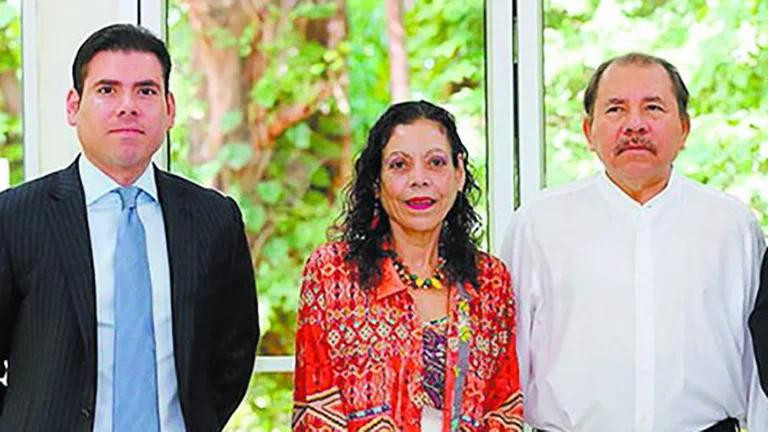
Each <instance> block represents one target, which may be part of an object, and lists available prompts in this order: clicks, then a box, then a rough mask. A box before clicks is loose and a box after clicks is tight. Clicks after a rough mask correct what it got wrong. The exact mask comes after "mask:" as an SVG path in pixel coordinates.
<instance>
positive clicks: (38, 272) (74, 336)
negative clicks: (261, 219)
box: [0, 162, 259, 432]
mask: <svg viewBox="0 0 768 432" xmlns="http://www.w3.org/2000/svg"><path fill="white" fill-rule="evenodd" d="M155 179H156V182H157V189H158V195H159V198H160V204H161V207H162V212H163V219H164V221H165V231H166V242H167V245H168V260H169V266H170V279H171V299H172V300H171V302H172V306H171V308H172V313H173V346H174V354H175V365H176V373H177V378H178V390H179V399H180V403H181V411H182V414H183V416H184V420H185V423H186V426H187V428H188V430H189V431H214V430H220V429H221V428H222V427H223V426H224V424H225V423H226V421H227V419H228V418H229V416H230V415H231V414H232V412H233V411H234V409H235V408H236V407H237V405H238V403H239V402H240V401H241V400H242V398H243V396H244V394H245V391H246V388H247V386H248V381H249V378H250V376H251V371H252V368H253V362H254V357H255V349H256V343H257V342H258V335H259V328H258V317H257V310H256V291H255V283H254V279H253V269H252V265H251V259H250V253H249V249H248V245H247V241H246V238H245V233H244V229H243V224H242V220H241V216H240V212H239V210H238V208H237V205H236V204H235V202H234V201H233V200H232V199H230V198H225V197H223V196H222V195H220V194H219V193H217V192H215V191H212V190H208V189H204V188H202V187H199V186H196V185H195V184H193V183H191V182H189V181H187V180H184V179H181V178H179V177H176V176H174V175H171V174H168V173H165V172H162V171H160V170H157V169H155ZM103 241H114V239H103ZM96 352H97V349H96V302H95V282H94V271H93V258H92V251H91V246H90V238H89V232H88V220H87V213H86V207H85V198H84V194H83V188H82V184H81V182H80V176H79V173H78V169H77V163H76V162H75V163H73V164H72V165H70V166H69V167H68V168H66V169H64V170H62V171H58V172H55V173H52V174H50V175H48V176H45V177H43V178H40V179H37V180H34V181H31V182H29V183H26V184H24V185H21V186H19V187H17V188H15V189H11V190H8V191H5V192H3V193H2V194H0V376H2V375H3V372H4V371H5V365H4V363H5V361H6V360H7V361H8V386H7V388H4V387H3V386H2V385H1V384H0V431H2V432H5V431H14V432H20V431H90V430H93V413H94V409H95V400H96V398H95V396H96V374H97V371H96V365H97V363H96Z"/></svg>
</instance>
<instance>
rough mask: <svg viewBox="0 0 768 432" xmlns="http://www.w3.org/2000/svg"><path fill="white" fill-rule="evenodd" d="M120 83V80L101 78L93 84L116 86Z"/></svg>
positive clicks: (95, 85)
mask: <svg viewBox="0 0 768 432" xmlns="http://www.w3.org/2000/svg"><path fill="white" fill-rule="evenodd" d="M118 84H120V81H118V80H111V79H106V78H104V79H100V80H98V81H96V82H95V83H93V86H94V87H98V86H100V85H109V86H116V85H118Z"/></svg>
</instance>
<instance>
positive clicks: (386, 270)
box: [376, 257, 408, 300]
mask: <svg viewBox="0 0 768 432" xmlns="http://www.w3.org/2000/svg"><path fill="white" fill-rule="evenodd" d="M406 289H408V287H407V286H406V285H405V284H404V283H403V281H402V280H401V279H400V276H398V275H397V270H395V266H394V265H392V258H390V257H384V258H382V259H381V279H380V280H379V285H378V286H377V287H376V300H381V299H383V298H385V297H389V296H391V295H393V294H397V293H399V292H402V291H405V290H406Z"/></svg>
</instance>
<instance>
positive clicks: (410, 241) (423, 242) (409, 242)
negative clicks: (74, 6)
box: [391, 229, 440, 277]
mask: <svg viewBox="0 0 768 432" xmlns="http://www.w3.org/2000/svg"><path fill="white" fill-rule="evenodd" d="M398 231H399V230H397V231H396V230H394V229H393V231H392V245H391V246H392V249H393V250H394V251H395V253H397V255H398V256H399V257H400V259H401V260H402V261H403V263H404V264H405V265H406V266H408V269H409V270H410V271H411V273H414V274H416V275H418V276H420V277H431V276H432V274H433V272H434V270H435V268H436V267H437V265H438V243H439V239H440V232H439V230H437V231H436V232H434V233H405V232H402V231H399V232H398Z"/></svg>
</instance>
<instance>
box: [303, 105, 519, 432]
mask: <svg viewBox="0 0 768 432" xmlns="http://www.w3.org/2000/svg"><path fill="white" fill-rule="evenodd" d="M467 165H468V163H467V149H466V148H465V147H464V145H463V144H462V142H461V139H460V138H459V135H458V133H457V131H456V124H455V122H454V119H453V116H452V115H451V114H450V113H448V112H447V111H445V110H444V109H442V108H440V107H437V106H435V105H433V104H431V103H428V102H424V101H420V102H404V103H400V104H396V105H393V106H391V107H390V108H389V109H388V110H387V111H386V112H385V113H384V115H382V117H381V118H380V119H379V120H378V121H377V122H376V124H375V125H374V127H373V129H372V130H371V132H370V134H369V137H368V142H367V145H366V147H365V148H364V149H363V151H362V153H361V154H360V156H359V158H358V160H357V162H356V163H355V178H354V179H353V180H352V182H351V184H350V185H349V187H348V189H347V197H346V203H345V208H344V213H343V214H342V217H341V219H340V220H341V221H342V222H341V224H340V226H339V227H338V230H337V232H338V237H339V238H338V240H337V241H334V242H331V243H328V244H325V245H323V246H321V247H320V248H318V249H317V250H316V251H315V252H314V253H313V254H312V256H311V257H310V258H309V260H308V261H307V264H306V266H305V268H304V272H303V277H302V285H301V295H300V296H301V298H300V306H299V314H298V316H299V317H298V331H297V334H296V372H295V382H294V411H293V429H294V431H405V432H411V431H414V432H415V431H424V432H428V431H441V432H447V431H521V430H522V420H521V418H522V397H521V395H520V388H519V382H518V370H517V360H516V358H515V348H514V346H515V345H514V344H515V335H514V300H513V297H512V290H511V288H510V283H509V275H508V273H507V270H506V269H505V268H504V265H503V264H502V263H501V262H500V261H499V260H498V259H496V258H494V257H492V256H490V255H488V254H485V253H483V252H481V251H479V250H478V248H477V246H476V240H475V238H476V232H477V229H478V227H479V218H478V215H477V214H476V213H475V211H474V210H473V208H472V205H471V204H470V199H469V198H470V196H474V195H475V194H476V193H477V192H478V191H479V189H478V186H477V184H476V183H475V180H474V179H473V177H472V174H471V172H470V170H469V169H468V166H467Z"/></svg>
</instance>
